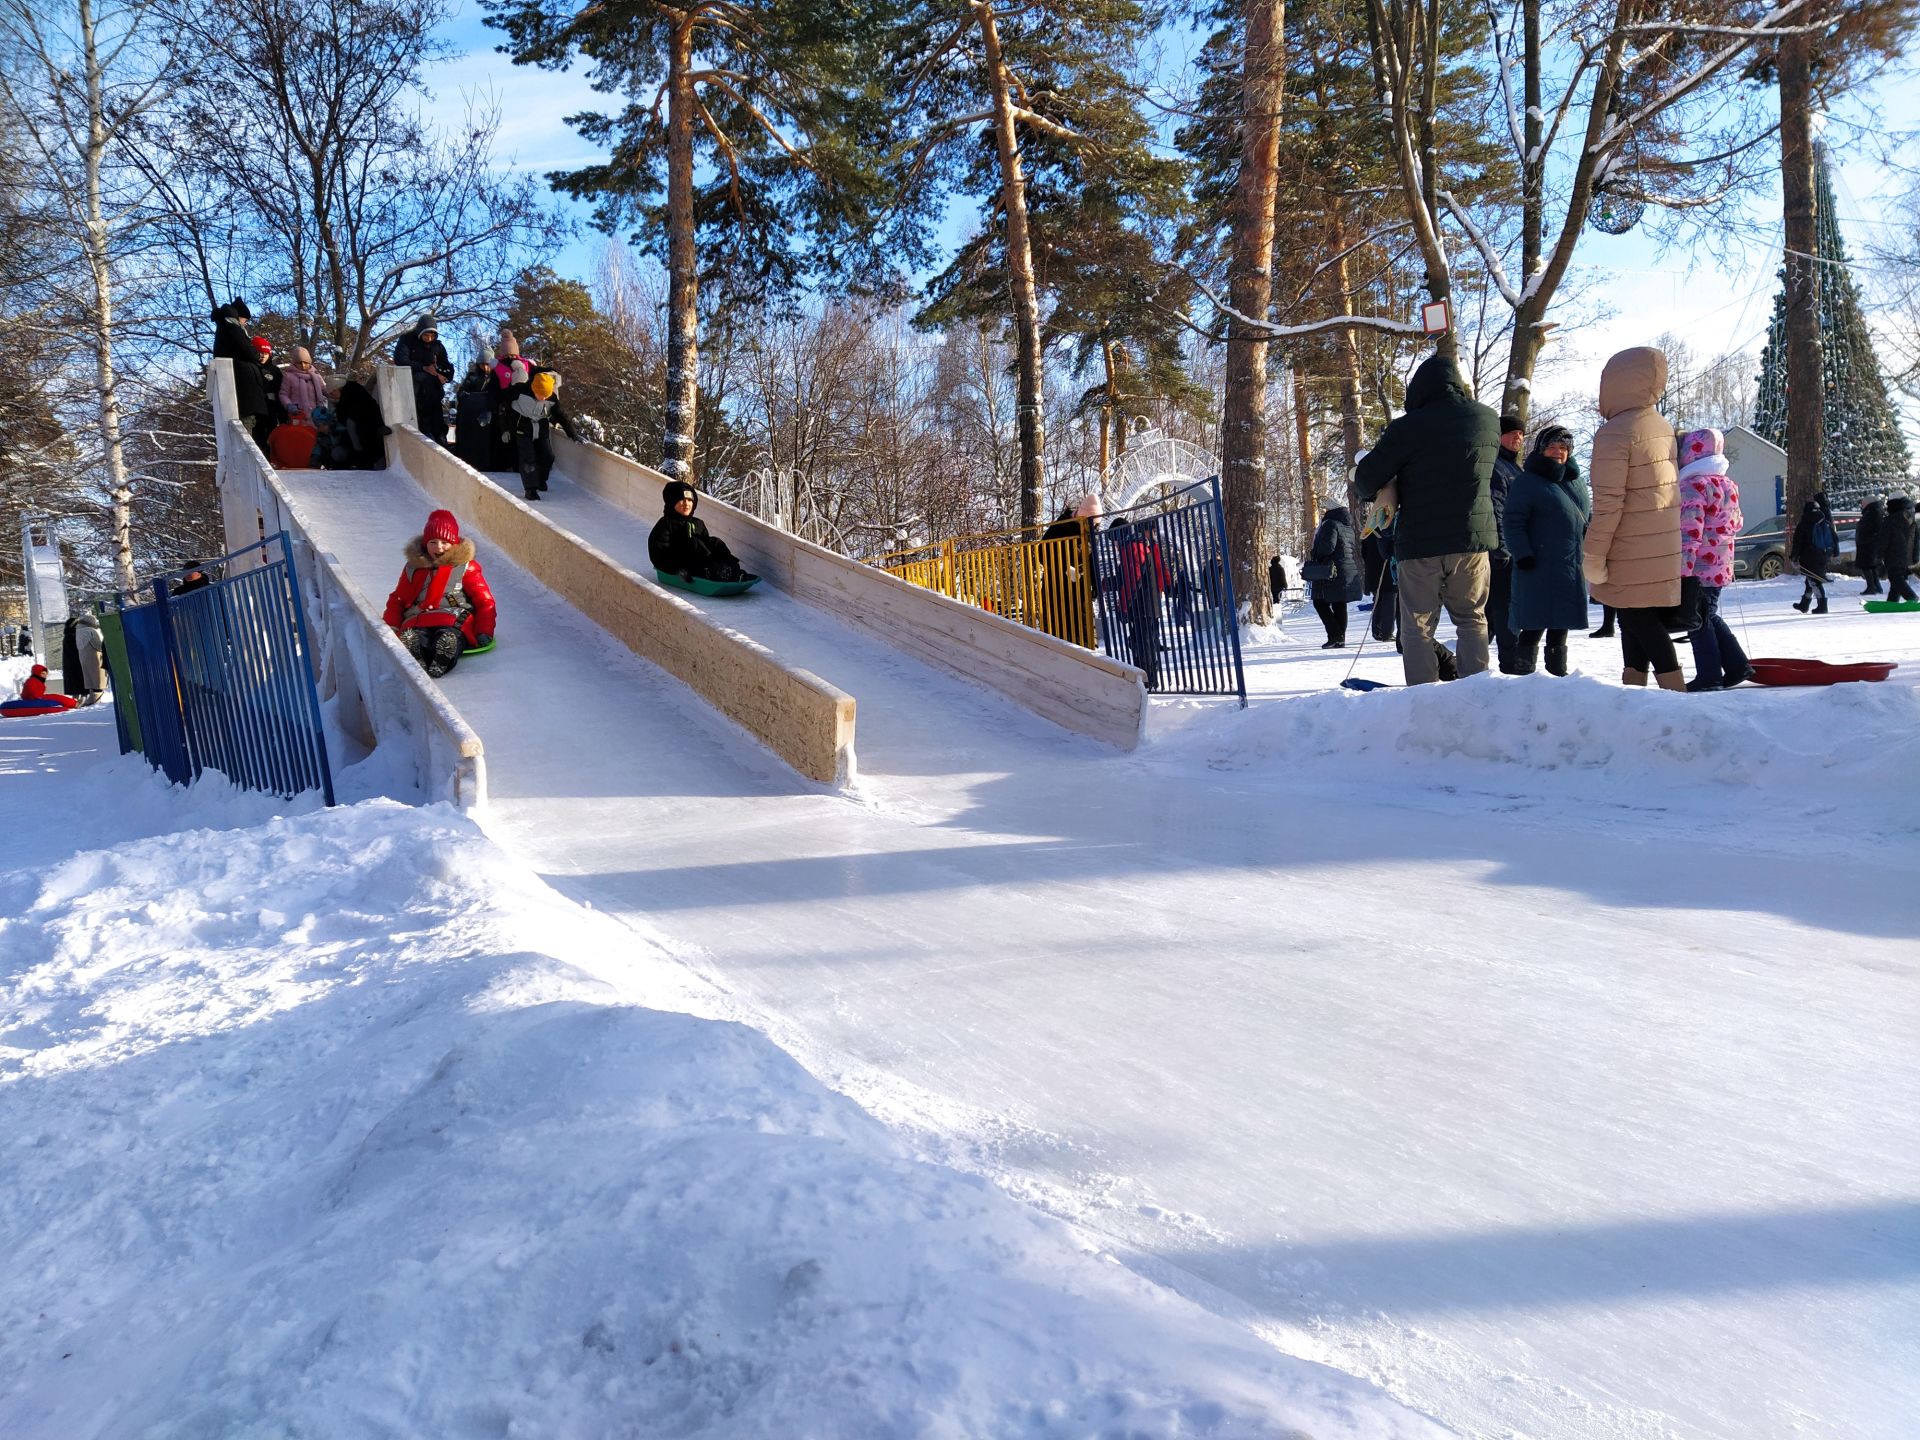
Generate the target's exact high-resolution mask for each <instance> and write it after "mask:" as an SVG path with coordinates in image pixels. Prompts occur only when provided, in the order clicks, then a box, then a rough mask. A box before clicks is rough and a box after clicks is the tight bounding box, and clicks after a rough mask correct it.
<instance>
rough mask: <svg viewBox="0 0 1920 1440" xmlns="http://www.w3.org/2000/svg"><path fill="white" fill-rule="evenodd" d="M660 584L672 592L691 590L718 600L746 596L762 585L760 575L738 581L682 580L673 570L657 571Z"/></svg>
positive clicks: (741, 578) (747, 576) (697, 578)
mask: <svg viewBox="0 0 1920 1440" xmlns="http://www.w3.org/2000/svg"><path fill="white" fill-rule="evenodd" d="M653 573H654V574H655V575H657V576H659V577H660V583H661V584H662V585H665V586H666V587H667V588H668V589H671V590H691V591H692V592H693V593H694V594H695V595H705V596H708V597H709V598H718V597H719V596H722V595H744V594H746V592H747V591H749V590H751V589H752V588H753V587H754V586H756V585H758V584H759V583H760V577H759V576H758V575H743V576H741V577H740V578H739V579H738V580H703V579H701V578H700V577H699V576H698V575H696V576H694V577H693V578H692V579H691V580H682V579H681V578H680V577H679V576H678V575H676V574H674V573H673V572H672V571H671V570H656V571H654V572H653Z"/></svg>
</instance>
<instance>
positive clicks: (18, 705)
mask: <svg viewBox="0 0 1920 1440" xmlns="http://www.w3.org/2000/svg"><path fill="white" fill-rule="evenodd" d="M73 708H74V707H73V705H72V704H71V703H69V702H68V701H67V699H66V698H65V697H64V696H63V697H61V698H60V699H58V700H56V699H54V698H53V697H52V696H51V695H49V696H48V697H47V698H46V699H44V700H0V716H4V717H6V718H7V719H9V720H21V719H24V718H25V717H27V716H29V715H58V714H59V713H60V712H61V711H63V710H71V709H73Z"/></svg>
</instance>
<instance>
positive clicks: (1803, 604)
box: [1793, 592, 1813, 615]
mask: <svg viewBox="0 0 1920 1440" xmlns="http://www.w3.org/2000/svg"><path fill="white" fill-rule="evenodd" d="M1811 604H1813V595H1812V594H1811V592H1809V593H1808V594H1805V595H1802V596H1801V597H1800V598H1799V599H1798V600H1796V601H1794V602H1793V608H1794V609H1796V610H1798V611H1799V612H1800V613H1801V614H1802V615H1804V614H1806V613H1807V607H1808V606H1809V605H1811Z"/></svg>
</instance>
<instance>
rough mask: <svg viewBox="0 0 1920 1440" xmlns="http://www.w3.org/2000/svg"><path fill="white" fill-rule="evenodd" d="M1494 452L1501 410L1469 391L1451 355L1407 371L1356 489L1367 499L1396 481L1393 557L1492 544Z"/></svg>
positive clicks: (1495, 538) (1495, 540) (1495, 545)
mask: <svg viewBox="0 0 1920 1440" xmlns="http://www.w3.org/2000/svg"><path fill="white" fill-rule="evenodd" d="M1499 453H1500V417H1499V416H1498V415H1496V414H1494V413H1493V411H1491V410H1489V409H1488V408H1487V407H1486V406H1484V405H1482V404H1480V403H1478V402H1477V401H1475V400H1474V399H1473V397H1472V396H1470V395H1469V394H1468V393H1467V385H1466V382H1465V381H1464V380H1462V379H1461V378H1460V367H1459V366H1458V365H1457V364H1455V363H1454V361H1453V360H1452V359H1451V358H1449V357H1447V356H1444V355H1434V356H1431V357H1429V358H1428V359H1427V360H1426V361H1425V363H1423V364H1422V365H1421V366H1420V368H1419V369H1418V370H1416V371H1414V372H1413V379H1412V380H1411V381H1410V382H1409V383H1408V385H1407V413H1406V414H1404V415H1402V416H1401V417H1400V418H1399V419H1397V420H1395V421H1394V422H1393V423H1392V424H1390V425H1388V426H1387V428H1386V429H1385V430H1383V431H1381V433H1380V439H1379V441H1378V442H1377V443H1376V444H1375V445H1374V447H1373V449H1372V450H1370V451H1368V452H1367V454H1366V455H1365V456H1363V457H1362V459H1361V461H1360V465H1359V468H1358V471H1357V473H1356V484H1355V488H1356V490H1357V491H1358V494H1359V498H1360V500H1361V502H1362V503H1365V502H1367V501H1370V500H1372V499H1373V497H1374V496H1376V495H1378V494H1379V493H1380V491H1381V490H1382V489H1384V488H1385V487H1386V485H1387V484H1388V482H1389V481H1398V482H1399V494H1400V510H1399V519H1398V521H1397V522H1396V524H1395V526H1394V538H1393V549H1394V555H1395V557H1396V558H1397V559H1400V560H1425V559H1431V558H1432V557H1434V556H1436V555H1459V554H1465V553H1472V552H1474V551H1493V550H1498V549H1499V548H1500V533H1499V528H1498V526H1497V525H1496V524H1495V523H1494V518H1493V493H1492V491H1493V461H1494V457H1495V456H1496V455H1498V454H1499Z"/></svg>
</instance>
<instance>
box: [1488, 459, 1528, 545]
mask: <svg viewBox="0 0 1920 1440" xmlns="http://www.w3.org/2000/svg"><path fill="white" fill-rule="evenodd" d="M1519 478H1520V457H1519V456H1518V455H1509V454H1508V453H1507V452H1506V451H1505V450H1502V451H1501V452H1500V453H1499V454H1498V455H1495V456H1494V457H1493V480H1492V482H1491V483H1490V484H1489V485H1488V487H1487V493H1488V495H1489V496H1490V497H1491V498H1492V500H1493V530H1494V533H1495V534H1496V535H1498V536H1499V537H1500V544H1499V546H1498V547H1497V548H1496V549H1495V550H1494V552H1493V558H1494V559H1495V560H1496V561H1506V560H1508V559H1510V558H1512V557H1510V556H1509V555H1508V554H1507V550H1506V544H1507V535H1506V531H1507V526H1506V515H1507V492H1508V491H1509V490H1511V489H1512V488H1513V482H1514V481H1515V480H1518V479H1519Z"/></svg>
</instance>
